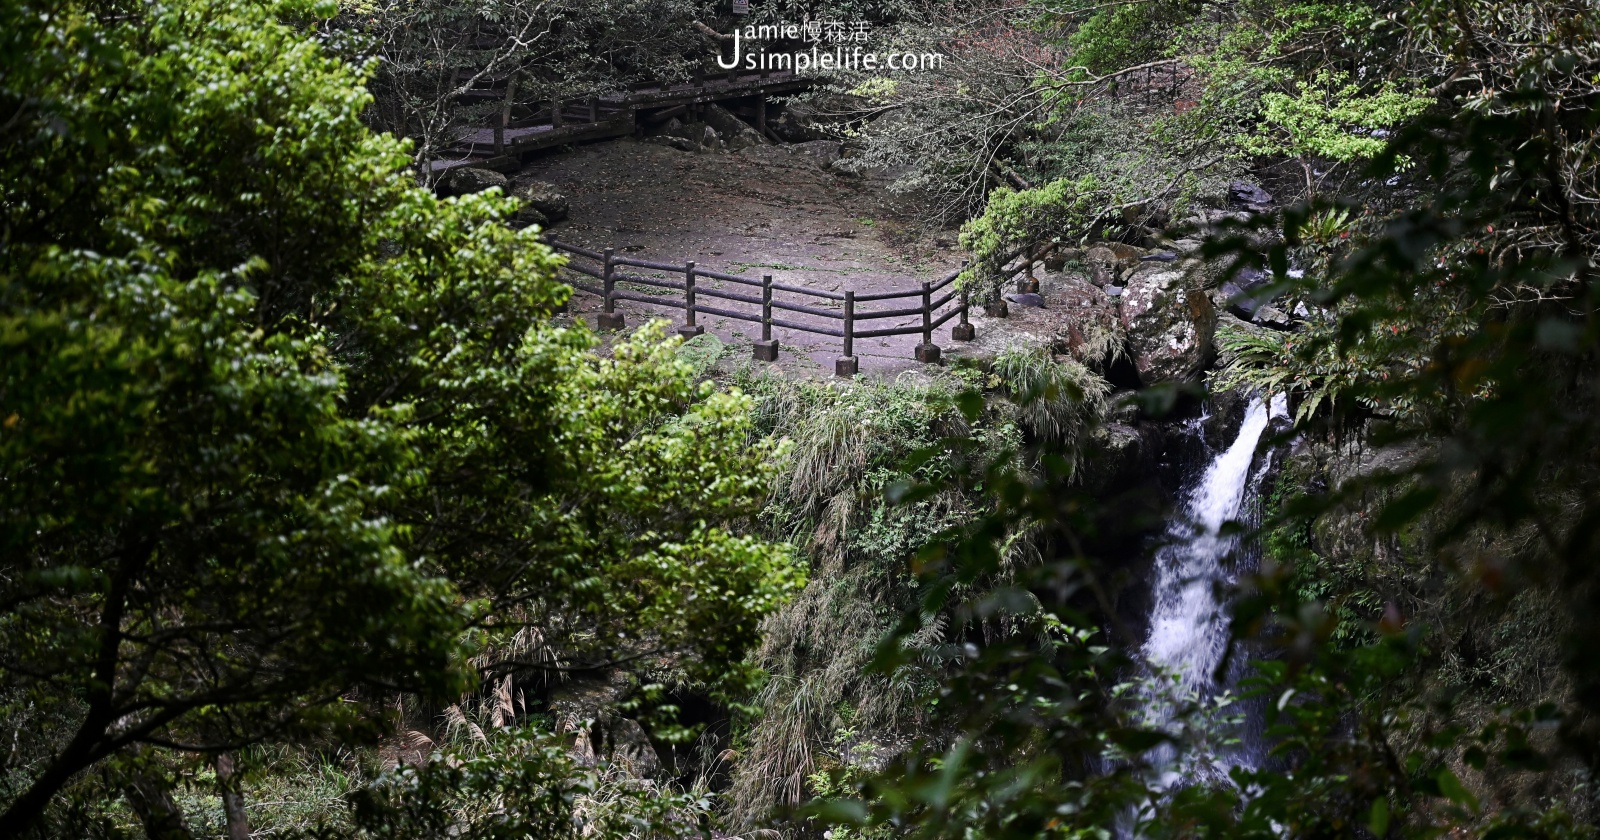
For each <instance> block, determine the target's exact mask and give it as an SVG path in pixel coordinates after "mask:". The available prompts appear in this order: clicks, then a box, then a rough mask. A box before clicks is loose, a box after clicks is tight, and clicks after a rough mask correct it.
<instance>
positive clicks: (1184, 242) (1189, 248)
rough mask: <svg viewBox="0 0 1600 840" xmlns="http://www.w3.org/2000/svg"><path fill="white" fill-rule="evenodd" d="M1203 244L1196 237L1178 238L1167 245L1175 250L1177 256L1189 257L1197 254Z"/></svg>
mask: <svg viewBox="0 0 1600 840" xmlns="http://www.w3.org/2000/svg"><path fill="white" fill-rule="evenodd" d="M1203 245H1204V243H1202V242H1201V241H1200V240H1198V239H1179V240H1177V241H1175V242H1173V243H1171V244H1170V246H1169V247H1170V248H1172V250H1173V251H1175V252H1177V254H1178V255H1179V256H1183V257H1189V256H1198V255H1199V254H1200V248H1201V247H1202V246H1203Z"/></svg>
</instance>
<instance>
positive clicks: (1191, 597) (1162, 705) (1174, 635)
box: [1141, 396, 1287, 787]
mask: <svg viewBox="0 0 1600 840" xmlns="http://www.w3.org/2000/svg"><path fill="white" fill-rule="evenodd" d="M1286 414H1287V406H1286V403H1285V400H1284V398H1283V397H1282V396H1276V397H1273V398H1271V400H1270V401H1266V400H1263V399H1262V398H1260V397H1255V398H1252V399H1251V401H1250V406H1249V408H1248V410H1247V411H1246V412H1245V417H1244V422H1243V423H1242V424H1241V425H1240V427H1239V432H1238V434H1237V435H1236V436H1235V438H1234V440H1233V443H1232V444H1231V445H1229V446H1228V448H1227V449H1225V450H1223V451H1222V452H1220V453H1218V454H1217V455H1216V456H1215V457H1214V458H1212V460H1211V462H1210V463H1209V464H1208V465H1207V466H1206V468H1205V469H1204V470H1203V471H1201V472H1200V473H1199V475H1198V476H1196V477H1195V478H1194V479H1193V480H1192V483H1191V484H1190V485H1189V486H1187V487H1185V488H1184V491H1183V493H1182V496H1181V499H1180V509H1179V511H1178V512H1177V515H1176V516H1175V517H1174V519H1173V520H1172V522H1171V523H1170V525H1169V527H1168V532H1167V539H1166V541H1165V543H1164V544H1163V545H1162V546H1161V548H1160V549H1159V550H1158V551H1157V552H1156V556H1155V570H1154V571H1155V578H1156V579H1155V585H1154V588H1153V593H1154V602H1155V603H1154V607H1153V609H1152V610H1151V614H1150V632H1149V635H1148V637H1147V638H1146V640H1145V643H1144V647H1143V648H1142V651H1141V652H1142V654H1143V657H1144V659H1145V661H1146V662H1147V663H1148V664H1149V665H1150V670H1151V673H1152V674H1155V675H1158V676H1157V677H1156V679H1155V686H1153V687H1152V689H1151V690H1150V691H1149V692H1147V694H1148V700H1149V701H1150V702H1149V703H1148V706H1147V709H1146V712H1145V720H1146V723H1149V724H1152V725H1156V726H1165V725H1167V724H1169V723H1170V722H1171V721H1172V720H1173V712H1174V708H1175V706H1176V705H1177V704H1179V703H1184V702H1200V703H1202V704H1205V705H1208V706H1211V707H1212V708H1215V704H1214V703H1208V702H1207V701H1212V700H1214V699H1215V698H1216V697H1217V695H1219V694H1220V693H1222V692H1223V691H1225V690H1227V689H1228V688H1230V687H1231V683H1232V679H1230V678H1228V677H1227V676H1224V677H1223V678H1221V679H1219V676H1218V673H1217V669H1218V667H1219V666H1220V665H1221V663H1222V659H1223V656H1224V655H1225V654H1226V653H1227V649H1228V644H1229V633H1228V615H1227V605H1226V604H1225V603H1223V602H1221V601H1219V599H1218V596H1219V594H1221V592H1222V590H1224V589H1225V588H1226V587H1227V585H1228V584H1231V583H1232V582H1233V581H1234V576H1235V573H1236V570H1235V569H1233V568H1231V564H1229V563H1228V559H1229V556H1230V554H1231V553H1232V552H1233V551H1234V549H1235V548H1236V547H1237V543H1238V540H1237V538H1236V537H1234V536H1232V535H1226V534H1222V533H1221V528H1222V526H1223V524H1224V523H1226V522H1228V521H1229V520H1234V519H1238V518H1239V517H1240V512H1241V511H1242V510H1244V509H1245V505H1246V503H1247V502H1249V501H1251V500H1252V498H1251V497H1253V495H1254V494H1255V492H1256V491H1257V490H1258V489H1259V486H1260V483H1261V478H1262V476H1263V475H1265V472H1266V465H1265V464H1263V465H1262V467H1261V468H1260V469H1257V470H1252V469H1251V466H1252V464H1254V463H1255V460H1256V458H1255V454H1256V447H1257V445H1258V444H1259V443H1260V442H1261V436H1262V435H1263V434H1264V433H1265V432H1266V430H1267V427H1268V425H1269V424H1270V423H1271V421H1272V419H1273V418H1274V417H1281V416H1286ZM1169 731H1173V734H1174V735H1176V736H1178V737H1179V738H1180V739H1184V740H1186V741H1187V744H1186V746H1187V747H1188V749H1187V750H1186V751H1185V754H1184V755H1183V757H1182V759H1181V763H1179V762H1175V761H1174V759H1175V758H1177V756H1176V753H1175V751H1174V750H1172V749H1171V748H1164V749H1162V750H1160V751H1158V753H1157V754H1155V755H1152V756H1151V758H1152V759H1153V760H1154V763H1155V765H1156V767H1157V768H1158V771H1159V772H1160V773H1161V775H1162V781H1163V784H1162V787H1167V786H1170V785H1172V784H1184V783H1187V782H1194V781H1202V780H1207V779H1209V780H1212V781H1217V780H1220V779H1225V778H1226V775H1227V771H1228V770H1229V769H1230V768H1232V767H1237V766H1251V767H1253V766H1255V765H1256V763H1257V756H1256V755H1255V752H1256V750H1255V749H1254V748H1253V747H1252V745H1251V744H1249V743H1248V741H1249V739H1245V741H1246V743H1245V744H1244V745H1243V746H1242V747H1241V746H1234V747H1221V746H1219V745H1216V744H1211V743H1203V742H1200V741H1198V740H1197V739H1199V738H1200V733H1196V732H1184V731H1180V730H1178V729H1177V728H1174V727H1169Z"/></svg>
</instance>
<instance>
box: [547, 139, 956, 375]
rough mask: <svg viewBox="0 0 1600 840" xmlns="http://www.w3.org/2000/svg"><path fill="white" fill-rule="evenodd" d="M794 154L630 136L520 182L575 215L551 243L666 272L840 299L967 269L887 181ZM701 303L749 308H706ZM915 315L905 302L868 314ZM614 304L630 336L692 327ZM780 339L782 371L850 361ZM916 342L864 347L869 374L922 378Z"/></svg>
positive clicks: (787, 333) (587, 313)
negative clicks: (658, 327) (670, 268)
mask: <svg viewBox="0 0 1600 840" xmlns="http://www.w3.org/2000/svg"><path fill="white" fill-rule="evenodd" d="M799 149H800V147H790V146H758V147H754V148H750V149H746V150H743V151H740V152H732V153H729V152H704V153H691V152H682V151H678V150H676V149H672V148H668V147H666V146H659V145H655V144H653V143H643V142H636V141H633V140H626V139H625V140H617V141H610V142H605V143H596V144H593V145H589V146H583V147H579V148H576V149H573V150H570V151H566V152H561V153H558V154H554V155H551V156H549V157H545V158H543V159H541V160H538V161H536V162H534V163H533V164H530V165H529V166H528V167H527V168H525V169H524V170H523V171H522V172H521V173H519V175H518V177H519V178H537V179H541V180H545V181H549V182H551V183H553V184H555V185H557V186H558V187H560V188H561V189H562V190H563V191H564V192H565V193H566V194H567V196H568V198H569V200H570V201H571V215H570V217H569V219H568V220H567V221H566V222H563V223H560V224H558V225H555V226H553V227H552V229H551V231H550V233H551V235H552V236H554V237H555V238H557V239H560V240H562V241H566V242H571V243H573V244H576V245H580V246H583V247H586V248H591V249H595V250H600V249H604V248H607V247H610V248H615V249H616V251H617V253H618V254H621V255H628V256H633V257H637V258H640V259H647V260H653V261H659V262H665V263H679V262H683V261H686V260H694V261H695V262H696V264H697V265H698V266H700V267H703V268H709V269H714V270H718V271H724V272H728V273H733V274H739V275H742V276H746V277H751V278H758V277H760V276H761V275H763V274H771V275H772V276H773V279H774V280H775V281H777V282H781V283H790V284H793V285H800V286H805V287H808V288H815V289H821V290H827V291H833V292H841V291H844V290H846V289H853V290H855V291H856V293H857V294H870V293H874V292H883V291H895V290H903V289H912V288H916V287H917V286H918V285H919V284H920V283H921V282H923V281H930V280H937V279H938V278H940V277H942V276H944V275H945V274H947V273H948V272H949V271H951V270H954V269H955V268H957V267H959V266H960V264H961V253H960V251H959V250H958V249H957V248H956V247H955V242H954V235H953V234H951V233H949V232H945V233H942V234H939V235H933V236H930V235H922V236H917V235H914V234H912V233H909V232H908V231H911V230H913V225H912V224H911V220H910V216H909V215H907V214H905V213H901V212H898V211H897V209H896V203H897V201H900V202H902V203H903V201H904V200H903V199H897V198H896V197H895V196H892V195H890V194H888V193H887V192H886V191H885V189H884V185H883V183H882V182H881V181H876V180H872V179H867V178H861V177H856V176H849V175H839V174H836V173H834V172H831V171H829V170H825V169H823V168H822V167H820V166H819V165H818V164H817V162H816V160H815V159H814V158H813V157H810V156H809V155H807V154H805V153H804V151H801V150H799ZM702 282H703V283H705V284H707V285H712V286H715V285H717V283H716V281H710V280H703V281H702ZM737 290H739V291H748V290H747V289H737ZM806 302H807V303H811V304H813V305H818V304H817V302H815V301H806ZM702 303H711V304H713V305H718V306H728V307H729V308H738V309H740V310H744V309H748V308H749V307H746V306H745V305H743V304H736V303H735V304H730V303H729V302H726V301H720V300H717V301H713V300H712V299H710V298H704V299H702ZM913 305H915V301H914V300H910V299H907V300H904V301H894V302H888V303H884V304H873V305H872V306H876V307H881V308H902V307H909V306H913ZM833 306H835V307H837V306H838V304H833ZM618 307H619V310H620V311H622V312H623V313H624V314H625V316H626V320H627V324H628V326H629V327H630V328H631V327H634V326H636V325H638V324H641V323H643V322H644V320H645V319H648V318H653V317H658V318H666V319H668V320H669V321H671V322H672V323H673V324H675V325H676V324H681V323H682V319H683V313H682V311H681V309H680V308H679V307H667V306H654V305H650V304H639V303H634V302H630V301H623V302H621V303H619V304H618ZM862 308H866V307H865V306H863V307H862ZM599 310H600V301H599V300H598V299H597V298H596V297H594V296H592V295H587V294H582V293H579V294H578V295H576V296H575V298H574V301H573V311H574V314H575V315H577V316H580V317H583V318H584V319H585V320H587V321H589V323H590V324H591V325H592V324H593V323H594V315H595V314H596V313H598V312H599ZM784 317H790V318H792V319H793V320H799V321H804V322H806V323H818V324H827V325H830V326H833V327H837V326H838V322H837V321H832V322H828V321H826V320H825V319H821V318H816V317H814V316H807V315H804V314H799V313H785V314H784ZM972 320H973V322H974V323H975V324H976V325H977V328H978V332H979V335H980V339H981V338H982V337H983V333H984V330H985V324H984V319H983V318H982V316H981V313H980V311H979V310H978V308H977V307H974V309H973V318H972ZM700 323H701V325H702V326H704V327H705V328H706V329H707V330H708V331H710V332H713V333H715V334H716V335H717V336H718V337H719V338H721V339H722V340H723V341H724V342H727V343H729V344H732V345H734V346H735V347H739V346H744V347H748V346H749V344H750V342H751V341H752V340H754V339H756V338H759V337H760V326H759V325H758V324H755V323H750V322H744V321H739V320H736V319H729V318H721V317H718V316H714V315H707V314H702V315H701V316H700ZM917 323H920V318H918V317H916V316H908V317H899V318H890V319H883V320H878V321H873V322H871V324H870V326H864V327H861V328H862V329H869V328H883V327H889V326H910V325H914V324H917ZM953 323H954V322H951V324H946V325H945V326H944V327H942V328H940V329H938V330H936V331H935V334H934V342H935V343H936V344H938V345H940V346H941V347H942V348H944V350H945V354H946V355H950V354H951V351H953V350H956V351H958V350H959V348H957V347H955V346H953V345H956V344H957V342H954V341H952V340H951V338H950V326H951V325H952V324H953ZM773 337H774V338H776V339H777V340H778V341H779V343H780V348H781V352H780V364H781V365H782V366H783V367H784V368H786V369H790V370H792V371H793V372H796V373H802V374H812V375H828V374H831V373H832V371H833V369H834V360H835V359H836V358H838V357H839V356H840V354H841V350H842V348H841V342H840V339H838V338H834V337H830V336H821V335H816V334H812V333H807V332H803V331H799V330H790V329H782V328H775V329H774V331H773ZM920 341H921V337H920V336H918V335H908V336H893V337H887V338H872V339H863V340H858V341H857V342H856V356H857V358H858V359H859V360H860V367H861V371H862V373H875V374H879V375H882V374H889V373H894V372H897V371H902V370H907V369H911V368H914V367H917V366H918V363H917V362H916V361H915V360H914V359H913V356H912V353H913V348H914V347H915V346H916V345H917V344H918V343H920ZM979 343H980V344H986V343H987V342H982V341H980V342H979ZM974 349H976V348H974Z"/></svg>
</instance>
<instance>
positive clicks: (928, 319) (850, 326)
mask: <svg viewBox="0 0 1600 840" xmlns="http://www.w3.org/2000/svg"><path fill="white" fill-rule="evenodd" d="M543 241H544V242H545V243H546V244H548V245H549V246H550V247H551V248H554V249H555V250H557V251H560V252H563V253H566V254H568V255H570V256H572V257H579V258H583V259H587V260H591V261H594V262H597V263H600V266H599V267H591V266H588V265H584V264H582V263H579V262H575V261H573V260H570V259H569V261H568V262H567V265H566V267H567V268H569V269H572V270H573V271H575V272H578V273H579V274H583V275H585V276H588V277H595V278H598V279H600V280H601V285H600V286H598V287H596V286H594V285H593V284H589V283H582V282H577V283H573V284H572V286H573V288H574V289H577V290H579V291H582V292H585V293H588V294H594V295H598V296H600V297H601V299H602V311H601V314H600V318H599V326H600V328H601V329H622V327H623V316H622V314H621V313H619V312H617V311H616V308H615V307H616V301H619V300H627V301H634V302H638V303H646V304H652V305H656V306H667V307H672V308H675V309H680V310H682V311H683V313H684V324H683V326H681V327H680V328H679V329H678V333H679V334H680V335H682V336H684V337H685V338H692V337H694V336H697V335H700V334H701V333H703V332H704V328H703V327H702V326H700V325H699V324H698V323H697V318H696V316H697V315H699V314H707V315H717V316H720V317H724V318H732V319H735V320H740V321H751V322H755V323H759V324H761V340H760V341H758V342H756V344H755V346H754V348H753V353H754V355H755V358H756V359H758V360H761V361H776V360H777V342H776V341H774V340H773V339H772V328H773V327H775V326H776V327H783V328H785V329H792V330H796V331H799V332H808V333H813V334H815V335H826V336H832V337H835V338H840V339H843V342H842V344H843V346H842V348H841V349H842V351H843V355H842V356H841V358H840V359H839V360H838V363H837V364H836V365H835V367H834V370H835V373H836V374H838V375H840V376H853V375H855V373H856V372H857V371H858V370H859V363H858V361H857V359H856V356H855V340H856V339H858V338H878V337H885V336H899V335H920V336H921V337H922V341H921V343H920V344H918V345H917V349H916V353H915V356H916V358H917V360H918V361H921V362H924V363H933V362H937V361H938V360H939V357H940V352H939V347H938V346H937V345H935V344H934V343H933V330H935V329H937V328H938V327H940V326H942V325H944V324H946V323H948V322H949V321H950V319H952V318H955V317H957V316H959V317H960V319H961V320H960V322H959V323H958V324H957V325H956V327H955V328H953V329H952V330H951V332H950V334H951V338H953V339H955V340H957V341H970V340H972V338H973V328H972V324H971V323H970V322H969V320H968V315H969V312H968V296H967V292H966V290H965V289H953V290H951V291H950V292H948V293H946V294H944V295H941V296H939V297H937V298H936V297H934V292H935V291H937V290H939V289H942V288H943V287H945V286H947V285H949V284H950V283H952V282H954V281H955V278H956V277H957V276H959V275H960V273H961V271H962V270H965V263H963V268H962V269H959V270H957V271H955V272H952V273H950V274H948V275H946V276H945V277H943V278H941V279H940V280H939V281H938V282H937V283H932V282H923V283H921V284H920V285H919V286H918V287H917V288H913V289H907V290H904V291H890V292H874V293H872V294H868V295H858V294H856V292H855V290H853V289H850V290H846V291H845V292H843V293H842V294H841V293H838V292H831V291H827V290H824V289H809V288H806V287H804V286H792V285H788V284H784V283H776V282H773V280H772V275H770V274H767V275H763V276H762V278H761V279H760V280H755V279H752V278H749V277H743V276H740V275H738V274H730V273H727V272H721V271H714V270H712V269H706V268H700V267H698V266H697V265H696V264H695V263H694V262H693V261H689V262H685V263H665V262H656V261H654V260H647V259H640V258H637V257H619V256H617V255H616V252H615V250H614V249H611V248H607V249H605V251H604V252H600V251H593V250H590V249H587V248H582V247H579V246H576V245H572V244H569V243H566V242H561V241H559V240H556V239H552V238H549V237H544V239H543ZM622 266H627V267H633V268H642V269H645V270H647V271H657V272H662V273H665V274H678V275H681V276H682V277H683V280H682V281H678V280H673V279H666V278H656V277H645V276H642V275H639V274H633V273H624V272H621V271H618V268H619V267H622ZM701 279H711V280H721V281H725V282H730V283H735V284H739V285H743V286H750V287H755V288H759V289H761V296H760V297H756V296H754V295H749V294H739V293H736V292H732V291H725V290H722V289H716V288H710V287H706V286H703V285H702V284H700V283H699V282H698V281H699V280H701ZM618 283H633V284H639V285H644V286H651V287H654V288H659V289H667V290H670V291H676V292H682V295H681V296H676V295H647V294H643V293H641V292H635V291H631V290H629V289H620V288H618V287H617V284H618ZM775 292H784V293H787V294H792V295H799V296H803V297H811V298H816V299H820V300H821V301H824V302H825V303H824V304H823V305H822V306H817V305H807V304H805V303H800V302H792V301H783V300H775V299H774V297H773V295H774V293H775ZM700 297H709V298H716V299H718V300H726V301H732V302H735V303H742V304H746V305H749V306H752V307H759V309H760V312H759V314H757V313H754V312H743V311H739V310H734V309H725V308H722V307H718V306H707V305H705V304H704V303H702V302H700V300H699V298H700ZM903 298H915V299H917V300H918V305H916V306H913V307H902V308H899V309H880V310H864V311H863V310H858V308H857V305H858V304H860V303H862V302H870V301H884V300H896V299H903ZM832 303H840V304H843V305H842V307H841V308H839V309H834V308H824V306H826V305H827V304H832ZM952 303H954V304H955V305H954V306H953V307H950V305H951V304H952ZM947 307H950V308H948V309H947V310H946V308H947ZM775 309H777V310H784V311H788V312H798V313H802V314H805V315H809V316H811V317H813V318H818V319H821V320H822V321H823V322H824V323H823V324H817V323H805V322H801V321H790V320H784V319H779V318H775V317H773V310H775ZM940 310H946V311H944V312H943V314H939V313H940ZM911 316H920V318H919V321H920V323H916V324H913V325H909V326H901V327H888V328H883V329H875V330H861V329H857V322H859V321H872V320H882V319H885V318H900V317H911ZM830 322H832V323H838V322H842V323H840V327H839V328H835V327H832V326H825V325H824V324H827V323H830Z"/></svg>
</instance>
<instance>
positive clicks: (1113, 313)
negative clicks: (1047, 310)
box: [1042, 273, 1124, 369]
mask: <svg viewBox="0 0 1600 840" xmlns="http://www.w3.org/2000/svg"><path fill="white" fill-rule="evenodd" d="M1042 285H1043V287H1044V288H1045V290H1046V291H1047V292H1048V294H1049V298H1050V305H1051V306H1052V307H1053V308H1054V309H1055V310H1056V312H1057V313H1058V314H1059V318H1058V320H1057V324H1058V326H1057V328H1056V331H1055V335H1054V336H1053V339H1052V341H1051V344H1052V346H1054V348H1055V350H1056V352H1058V353H1064V354H1067V355H1069V356H1071V357H1073V358H1074V359H1077V360H1078V361H1080V362H1083V363H1084V364H1086V365H1089V366H1091V367H1096V368H1101V369H1104V366H1106V365H1108V364H1110V363H1111V361H1112V359H1113V357H1114V356H1115V355H1116V353H1117V351H1119V350H1120V349H1121V348H1122V346H1123V344H1124V336H1123V330H1122V323H1121V321H1120V320H1119V319H1118V317H1117V301H1116V299H1115V298H1113V297H1111V296H1110V295H1108V294H1106V293H1105V291H1104V290H1102V289H1098V288H1096V287H1094V286H1093V285H1090V283H1089V282H1088V281H1086V280H1083V279H1081V278H1079V277H1077V276H1076V275H1071V274H1063V275H1057V274H1054V273H1049V274H1046V275H1045V276H1044V278H1042Z"/></svg>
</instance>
